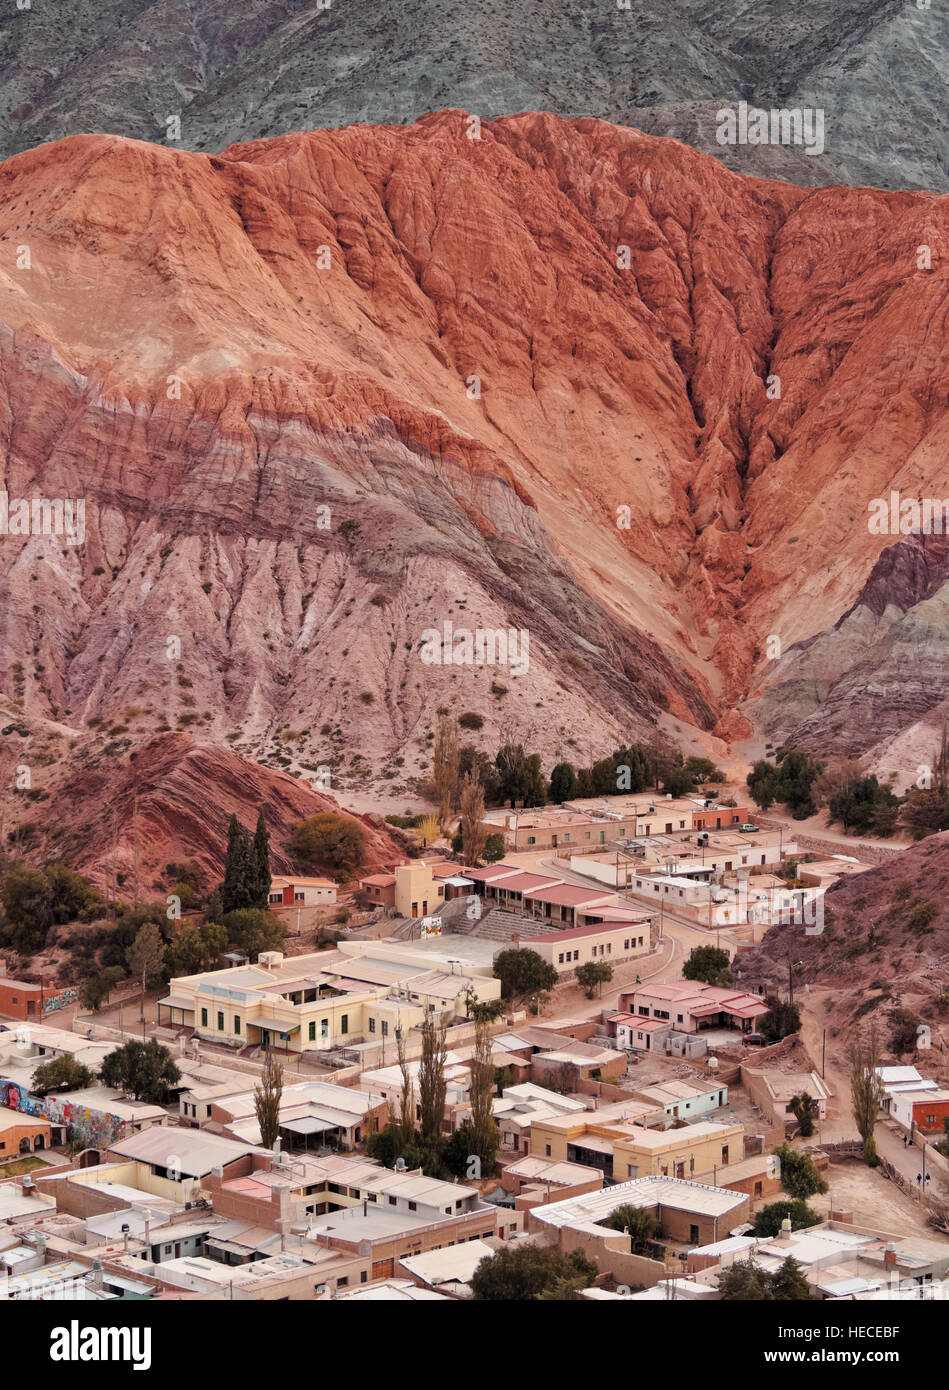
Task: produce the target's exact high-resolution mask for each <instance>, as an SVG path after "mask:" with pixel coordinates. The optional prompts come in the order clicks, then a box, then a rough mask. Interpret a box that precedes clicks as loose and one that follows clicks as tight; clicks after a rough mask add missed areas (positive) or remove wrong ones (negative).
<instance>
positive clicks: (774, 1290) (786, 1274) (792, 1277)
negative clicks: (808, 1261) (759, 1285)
mask: <svg viewBox="0 0 949 1390" xmlns="http://www.w3.org/2000/svg"><path fill="white" fill-rule="evenodd" d="M771 1297H772V1298H773V1299H774V1300H775V1302H776V1303H810V1302H812V1301H813V1300H814V1297H815V1295H814V1294H812V1293H811V1286H810V1284H808V1282H807V1280H806V1279H805V1278H804V1274H803V1272H802V1270H801V1266H800V1265H799V1264H798V1262H797V1260H796V1259H795V1258H794V1256H793V1255H789V1256H788V1257H787V1259H786V1260H785V1261H784V1262H783V1263H782V1265H781V1268H780V1269H778V1270H776V1271H775V1273H774V1274H772V1276H771Z"/></svg>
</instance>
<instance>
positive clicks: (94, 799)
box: [23, 734, 406, 901]
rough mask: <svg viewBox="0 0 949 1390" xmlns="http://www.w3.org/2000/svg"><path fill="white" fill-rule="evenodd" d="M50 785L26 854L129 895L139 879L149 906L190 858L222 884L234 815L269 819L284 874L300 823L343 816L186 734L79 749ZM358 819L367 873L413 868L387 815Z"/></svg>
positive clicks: (60, 763)
mask: <svg viewBox="0 0 949 1390" xmlns="http://www.w3.org/2000/svg"><path fill="white" fill-rule="evenodd" d="M48 780H49V786H50V789H51V793H52V795H51V798H50V801H49V802H47V803H44V804H43V805H42V806H40V807H37V808H36V821H38V822H39V824H37V825H36V830H35V831H34V834H33V835H32V836H31V837H29V838H28V839H27V840H25V841H24V843H23V850H24V852H25V854H27V855H32V854H35V855H36V857H37V858H39V859H41V860H42V861H43V862H49V861H50V860H52V859H55V858H57V857H62V858H63V859H65V860H66V861H67V862H69V863H70V864H72V865H74V866H75V867H76V868H78V869H80V870H82V871H83V872H84V873H86V874H87V875H88V876H89V878H90V879H92V880H93V881H94V882H97V883H98V884H99V885H100V886H101V887H103V888H106V887H111V886H112V885H114V884H115V883H116V880H118V884H119V885H120V886H119V888H118V892H119V895H120V896H123V897H131V896H132V895H133V892H134V882H135V876H136V873H137V874H138V878H139V897H140V898H141V899H144V900H145V901H150V900H151V899H153V898H154V896H155V887H156V884H160V883H161V882H162V881H163V880H167V874H166V865H168V864H169V863H171V862H180V861H181V860H183V859H194V860H196V861H197V863H198V864H199V865H200V867H201V869H202V870H203V871H204V874H205V882H206V884H207V885H208V887H209V888H210V887H212V886H213V885H215V884H217V883H219V882H220V880H221V877H222V875H223V871H224V850H225V846H226V844H227V827H228V823H229V821H230V818H231V816H232V815H236V816H237V818H238V820H240V821H241V822H242V823H244V824H245V825H246V826H247V828H248V829H249V830H250V831H251V832H253V830H254V826H255V824H256V820H257V813H258V811H263V812H264V815H265V817H266V819H267V825H268V829H269V832H270V842H271V843H270V861H271V869H272V871H273V872H274V873H275V874H278V873H288V872H292V871H294V870H298V869H299V866H298V865H295V864H294V862H293V860H292V858H291V855H290V839H291V834H292V831H293V828H294V826H296V825H298V824H299V823H300V822H301V821H303V820H306V819H307V818H308V817H310V816H315V815H318V814H319V813H320V812H323V811H332V812H336V813H340V812H341V808H340V806H339V805H338V804H337V802H336V801H335V800H334V799H333V798H332V797H330V796H327V795H326V794H324V793H323V792H320V791H315V790H314V789H313V787H312V786H310V785H309V784H307V783H306V782H305V781H302V780H298V779H296V778H294V777H291V776H289V775H288V774H287V773H284V772H280V771H278V770H276V769H273V768H267V767H261V766H259V765H258V764H256V763H253V762H250V761H249V760H248V759H246V758H241V757H239V756H238V755H237V754H235V753H233V752H231V751H230V750H229V749H227V748H219V747H212V746H210V745H196V744H195V743H194V742H193V740H192V739H190V738H189V737H188V736H186V735H183V734H166V735H163V736H159V737H158V738H154V739H151V740H150V741H148V742H147V743H145V744H143V745H141V746H139V747H138V748H131V750H130V749H129V747H128V745H127V744H125V743H124V741H113V742H112V743H109V742H107V741H106V740H103V739H99V740H98V741H95V742H93V741H91V740H89V739H86V740H84V741H81V742H78V743H74V744H73V746H72V748H71V750H70V755H69V756H68V757H61V758H58V759H56V760H54V761H53V762H51V763H50V764H49V779H48ZM341 813H342V814H344V815H349V814H350V813H348V812H346V811H342V812H341ZM352 819H354V820H356V821H357V822H358V823H359V824H360V825H361V826H362V828H363V830H364V832H365V836H366V839H365V852H366V866H367V869H369V870H371V869H376V870H379V869H391V868H392V867H393V865H395V864H400V863H405V862H406V856H405V854H404V853H403V851H402V848H401V847H400V845H398V844H397V843H396V841H395V840H393V838H392V837H391V836H390V835H389V834H388V833H387V828H386V826H385V823H384V822H383V821H381V820H380V818H379V817H376V816H373V817H367V816H353V817H352ZM36 821H34V824H36Z"/></svg>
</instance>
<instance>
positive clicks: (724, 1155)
mask: <svg viewBox="0 0 949 1390" xmlns="http://www.w3.org/2000/svg"><path fill="white" fill-rule="evenodd" d="M722 1162H723V1163H727V1162H728V1145H727V1144H723V1145H722Z"/></svg>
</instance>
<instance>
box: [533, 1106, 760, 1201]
mask: <svg viewBox="0 0 949 1390" xmlns="http://www.w3.org/2000/svg"><path fill="white" fill-rule="evenodd" d="M664 1119H665V1115H664V1111H663V1109H662V1108H661V1107H657V1106H656V1105H654V1104H648V1103H646V1102H643V1101H622V1102H620V1103H619V1104H617V1105H610V1106H604V1107H603V1109H602V1110H583V1111H579V1112H576V1111H575V1112H573V1113H572V1114H569V1115H550V1116H542V1117H540V1118H538V1119H536V1120H534V1121H533V1122H532V1123H531V1132H530V1152H531V1154H534V1155H536V1156H537V1157H539V1158H549V1159H552V1160H554V1161H556V1162H561V1163H582V1164H585V1165H586V1166H587V1167H592V1168H598V1169H600V1171H601V1172H603V1173H605V1174H606V1176H607V1177H611V1178H613V1179H615V1181H616V1182H626V1181H627V1179H630V1178H642V1177H648V1176H650V1175H653V1174H655V1175H657V1176H665V1177H672V1178H690V1177H694V1175H695V1174H696V1173H706V1172H709V1173H711V1172H713V1171H714V1170H715V1169H717V1168H722V1167H725V1166H726V1165H727V1164H729V1163H737V1162H738V1161H739V1160H740V1159H742V1158H743V1157H744V1132H745V1131H744V1128H743V1126H742V1125H740V1124H736V1123H727V1124H726V1123H722V1124H716V1123H713V1122H711V1121H707V1120H703V1121H700V1122H699V1123H697V1124H693V1125H686V1126H684V1127H683V1128H682V1129H661V1128H658V1127H657V1126H660V1125H661V1124H662V1123H663V1122H664Z"/></svg>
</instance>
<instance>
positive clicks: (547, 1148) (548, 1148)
mask: <svg viewBox="0 0 949 1390" xmlns="http://www.w3.org/2000/svg"><path fill="white" fill-rule="evenodd" d="M544 1148H545V1149H546V1151H547V1157H548V1158H549V1157H550V1145H549V1144H545V1145H544Z"/></svg>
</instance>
